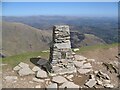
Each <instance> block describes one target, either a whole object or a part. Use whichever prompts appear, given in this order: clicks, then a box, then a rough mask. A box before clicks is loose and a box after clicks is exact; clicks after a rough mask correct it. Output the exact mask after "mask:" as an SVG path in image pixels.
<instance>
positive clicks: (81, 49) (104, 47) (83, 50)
mask: <svg viewBox="0 0 120 90" xmlns="http://www.w3.org/2000/svg"><path fill="white" fill-rule="evenodd" d="M118 45H120V43H113V44H101V45H94V46H84V47H81V48H79V51H76V53H77V54H79V53H81V52H86V51H91V50H96V49H108V48H112V47H115V46H118Z"/></svg>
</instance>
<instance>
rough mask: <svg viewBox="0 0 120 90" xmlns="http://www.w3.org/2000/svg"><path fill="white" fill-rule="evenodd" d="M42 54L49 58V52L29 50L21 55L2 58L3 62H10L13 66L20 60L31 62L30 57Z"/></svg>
mask: <svg viewBox="0 0 120 90" xmlns="http://www.w3.org/2000/svg"><path fill="white" fill-rule="evenodd" d="M37 56H41V57H43V58H45V59H48V57H49V52H41V51H40V52H28V53H23V54H19V55H14V56H9V57H6V58H3V59H2V62H3V63H5V64H8V65H10V66H12V67H14V66H15V65H17V64H18V63H20V62H30V58H33V57H37Z"/></svg>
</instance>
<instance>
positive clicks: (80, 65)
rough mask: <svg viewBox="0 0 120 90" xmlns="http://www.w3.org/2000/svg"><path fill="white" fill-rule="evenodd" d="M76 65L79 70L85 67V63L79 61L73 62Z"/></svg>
mask: <svg viewBox="0 0 120 90" xmlns="http://www.w3.org/2000/svg"><path fill="white" fill-rule="evenodd" d="M73 63H74V65H75V66H76V67H78V68H80V67H82V66H83V62H79V61H73Z"/></svg>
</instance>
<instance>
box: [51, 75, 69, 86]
mask: <svg viewBox="0 0 120 90" xmlns="http://www.w3.org/2000/svg"><path fill="white" fill-rule="evenodd" d="M52 81H53V82H56V83H58V84H61V83H64V82H67V79H65V78H64V77H63V76H56V77H53V78H52Z"/></svg>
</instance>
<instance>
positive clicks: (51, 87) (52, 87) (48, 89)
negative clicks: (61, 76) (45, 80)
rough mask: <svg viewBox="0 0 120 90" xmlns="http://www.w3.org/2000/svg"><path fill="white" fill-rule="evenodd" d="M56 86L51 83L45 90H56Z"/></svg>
mask: <svg viewBox="0 0 120 90" xmlns="http://www.w3.org/2000/svg"><path fill="white" fill-rule="evenodd" d="M57 87H58V86H57V84H56V83H52V84H50V85H48V86H47V90H57Z"/></svg>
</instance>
